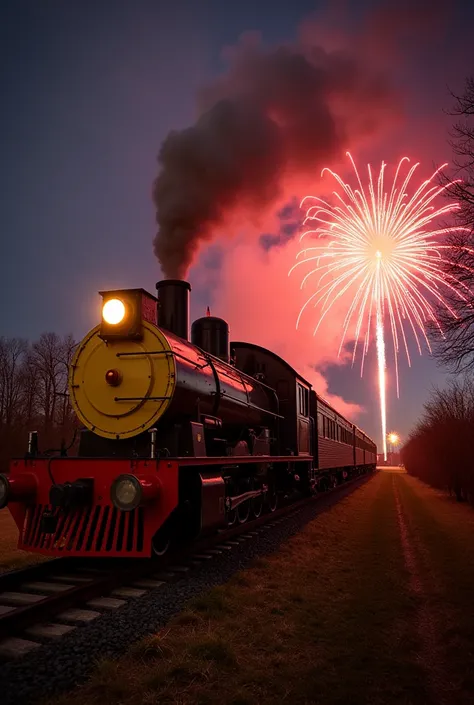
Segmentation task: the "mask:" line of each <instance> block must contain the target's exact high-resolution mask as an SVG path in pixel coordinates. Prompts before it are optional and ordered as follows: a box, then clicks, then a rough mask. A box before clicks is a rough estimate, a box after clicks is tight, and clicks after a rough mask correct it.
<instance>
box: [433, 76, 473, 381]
mask: <svg viewBox="0 0 474 705" xmlns="http://www.w3.org/2000/svg"><path fill="white" fill-rule="evenodd" d="M454 98H455V101H456V103H455V107H454V110H453V112H452V115H454V116H456V117H457V122H456V123H455V125H454V127H453V131H452V135H451V137H452V139H451V141H450V144H451V147H452V149H453V155H454V158H453V162H454V166H455V172H454V175H453V177H450V176H448V175H446V174H441V175H440V180H441V183H442V184H443V185H444V186H445V187H446V191H445V193H446V195H447V196H448V197H449V198H450V199H451V200H454V201H456V202H457V203H458V204H459V210H458V211H457V213H456V214H455V216H454V217H455V221H456V224H457V225H459V226H460V227H462V228H463V229H464V230H459V231H458V232H456V233H454V234H451V235H450V236H449V238H448V240H447V244H448V245H450V249H449V250H447V252H448V253H449V255H448V256H447V260H448V262H449V263H448V264H447V265H446V267H445V269H446V272H445V273H446V276H447V278H448V279H451V281H453V279H452V278H453V277H454V278H455V279H457V281H458V282H460V284H461V289H460V290H461V291H462V293H463V295H464V296H465V298H466V300H463V299H461V298H460V297H459V296H457V295H456V294H455V293H454V292H450V291H449V290H448V291H447V293H446V295H445V298H446V300H447V302H448V305H449V309H446V308H445V307H444V306H440V305H438V306H437V316H438V320H439V322H440V323H441V326H442V328H443V332H444V338H443V339H442V340H439V338H436V340H435V345H434V356H435V357H436V358H437V359H438V360H439V361H440V363H441V364H444V365H446V366H447V367H448V368H450V369H451V370H453V371H454V372H462V371H467V370H474V78H473V77H471V78H468V79H467V81H466V85H465V89H464V93H463V95H462V96H454Z"/></svg>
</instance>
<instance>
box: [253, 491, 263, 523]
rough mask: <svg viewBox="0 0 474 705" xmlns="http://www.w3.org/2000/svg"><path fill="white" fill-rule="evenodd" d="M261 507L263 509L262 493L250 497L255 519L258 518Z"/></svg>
mask: <svg viewBox="0 0 474 705" xmlns="http://www.w3.org/2000/svg"><path fill="white" fill-rule="evenodd" d="M262 509H263V495H259V496H258V497H254V498H253V499H252V514H253V515H254V517H255V519H258V517H259V516H260V514H261V513H262Z"/></svg>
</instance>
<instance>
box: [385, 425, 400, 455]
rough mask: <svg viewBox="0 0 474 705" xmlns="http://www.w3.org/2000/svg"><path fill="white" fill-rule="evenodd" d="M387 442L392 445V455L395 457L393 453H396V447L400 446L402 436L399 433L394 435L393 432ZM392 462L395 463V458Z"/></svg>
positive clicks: (389, 434) (388, 435) (388, 436)
mask: <svg viewBox="0 0 474 705" xmlns="http://www.w3.org/2000/svg"><path fill="white" fill-rule="evenodd" d="M387 440H388V442H389V443H390V453H391V454H392V455H393V453H394V452H395V446H396V445H398V444H399V442H400V436H399V435H398V433H393V431H392V433H388V434H387ZM391 462H393V458H392V460H391Z"/></svg>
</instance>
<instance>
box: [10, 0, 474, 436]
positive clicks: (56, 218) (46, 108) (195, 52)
mask: <svg viewBox="0 0 474 705" xmlns="http://www.w3.org/2000/svg"><path fill="white" fill-rule="evenodd" d="M340 5H341V7H342V8H343V10H342V11H341V13H342V14H341V15H340V16H341V22H342V23H343V24H344V25H345V28H346V29H347V28H349V29H350V28H351V27H354V28H356V27H357V26H358V25H359V24H360V22H361V21H362V20H361V18H362V17H363V16H365V15H366V14H367V12H368V11H369V12H370V8H371V7H372V8H373V7H375V6H379V5H380V3H377V2H369V0H367V1H366V2H346V3H345V4H342V3H340ZM416 5H417V2H416V0H414V2H413V3H411V6H412V7H416ZM0 8H1V9H0V34H1V42H0V45H1V49H0V52H1V56H2V61H1V69H0V71H1V95H2V110H1V113H0V122H1V135H2V159H1V165H0V193H1V207H0V231H1V233H2V256H1V262H0V267H1V270H0V281H1V287H2V299H3V301H4V305H3V306H2V318H1V326H0V334H3V335H5V336H22V337H27V338H31V339H32V338H35V337H36V336H38V335H39V334H40V333H41V332H43V331H46V330H54V331H57V332H58V333H61V334H62V333H67V332H72V333H73V334H74V335H75V336H77V337H80V336H82V335H83V334H84V333H85V332H86V330H88V329H89V328H90V327H92V326H93V325H95V322H96V320H97V316H98V311H99V297H98V296H97V293H96V292H97V291H98V290H102V289H107V288H119V287H134V286H142V287H144V288H146V289H148V290H150V291H152V292H153V291H154V284H155V282H156V281H157V279H159V278H160V276H161V274H160V269H159V266H158V263H157V261H156V260H155V258H154V255H153V250H152V240H153V236H154V232H155V225H154V218H155V213H154V208H153V204H152V201H151V188H152V182H153V179H154V178H155V177H156V173H157V163H156V155H157V153H158V149H159V146H160V143H161V142H162V140H163V139H164V138H165V136H166V134H167V133H168V131H169V130H170V129H173V128H175V129H181V128H183V127H185V126H186V125H188V124H190V123H192V122H193V121H194V119H195V117H196V114H195V94H196V90H197V89H198V88H199V86H200V85H202V84H203V83H205V82H206V81H208V80H209V79H210V78H213V77H214V76H215V75H216V74H217V73H218V72H219V70H220V69H221V64H220V59H219V57H220V52H221V50H222V48H223V47H224V46H225V45H230V44H234V43H235V42H236V40H237V39H238V37H239V35H240V34H241V33H242V32H244V31H247V30H258V31H260V32H261V33H262V35H263V38H264V40H265V42H268V43H273V42H279V41H284V40H290V39H292V38H293V37H294V35H295V32H296V29H297V26H298V24H299V23H300V22H301V21H302V20H303V19H304V18H305V17H307V16H308V15H309V14H311V13H312V12H314V11H315V10H316V11H321V8H322V3H315V2H310V1H309V0H292V2H281V3H278V2H276V3H275V2H267V1H266V0H261V1H260V2H256V1H255V0H242V1H241V2H238V3H230V2H225V1H223V0H201V1H198V0H194V1H193V0H189V1H186V0H175V1H174V2H172V3H167V2H161V0H155V1H154V2H152V1H146V0H137V1H136V2H133V1H132V0H129V1H128V2H127V1H124V0H110V1H109V2H107V1H105V0H96V1H94V0H84V1H83V2H78V1H73V0H69V1H68V2H64V1H62V0H30V1H23V0H15V1H10V2H7V1H5V0H3V2H2V3H1V4H0ZM344 8H345V9H344ZM427 19H428V18H427ZM473 27H474V3H470V2H465V3H458V5H457V6H456V7H454V9H452V10H451V11H449V13H447V14H446V16H443V17H442V19H441V28H440V27H439V26H438V27H437V28H436V29H435V30H433V31H432V30H429V31H428V30H427V31H426V32H425V31H424V27H423V23H422V24H421V25H420V26H419V27H418V28H416V30H415V40H413V37H412V40H411V43H407V46H406V47H405V46H398V47H397V52H398V55H399V56H400V57H402V58H401V59H400V61H399V62H398V63H397V60H394V62H393V64H392V67H391V71H392V73H393V78H394V80H395V81H396V82H397V84H398V85H399V86H400V88H401V89H403V91H404V94H405V96H406V106H405V113H406V118H405V122H404V124H403V125H401V126H400V127H398V128H397V130H396V132H394V133H393V135H391V136H389V137H388V138H387V143H386V145H384V150H383V153H382V152H381V150H380V144H378V145H377V148H376V150H375V148H374V152H373V153H372V154H370V153H367V155H364V156H366V157H367V159H374V160H376V161H380V159H382V158H384V159H385V160H387V161H389V160H390V159H398V158H399V157H400V156H401V155H402V154H403V153H404V152H405V151H407V152H410V153H412V154H413V156H414V157H415V158H416V159H420V160H422V161H423V163H424V164H425V165H426V167H427V169H429V168H430V167H431V165H432V164H433V163H439V162H440V161H441V160H443V161H447V160H449V159H450V156H451V155H450V150H449V147H448V145H447V142H446V140H447V137H448V135H447V128H448V127H449V124H450V118H448V117H447V116H446V115H444V114H443V109H447V108H449V107H450V105H451V99H450V96H449V92H448V86H449V87H450V88H452V89H453V90H457V89H459V88H460V87H462V83H463V80H464V77H465V76H466V75H468V74H469V73H471V74H472V73H473V71H474V60H473V58H474V50H473V48H472V46H471V44H472V39H469V37H472V28H473ZM400 41H402V40H400ZM403 41H404V40H403ZM191 281H193V279H192V275H191ZM194 293H195V295H194V300H193V310H194V313H195V314H196V313H197V312H198V308H199V309H201V308H202V307H203V306H204V305H205V304H207V303H208V301H209V300H211V301H214V300H215V297H216V292H212V291H210V290H205V289H201V290H200V291H198V290H197V287H195V289H194ZM213 297H214V298H213ZM221 314H224V315H225V312H223V311H222V312H221ZM369 362H370V361H369ZM368 369H369V368H368ZM372 369H373V367H372ZM371 374H372V373H369V374H368V375H367V373H366V374H365V377H364V380H362V381H360V379H359V374H358V371H357V370H356V369H354V370H351V369H347V368H345V369H343V368H341V367H337V368H333V369H332V370H331V369H330V370H329V371H328V372H327V377H328V380H329V386H330V390H331V392H333V393H334V394H338V395H341V396H342V397H344V398H348V399H350V400H352V401H356V402H358V403H361V404H363V405H364V406H365V407H366V409H367V413H366V414H364V416H363V417H361V418H360V419H359V420H358V421H359V423H360V425H362V426H363V427H364V428H366V429H367V430H368V432H370V433H371V434H373V435H374V437H377V438H378V435H379V433H378V425H379V424H378V413H377V406H376V403H375V401H374V386H373V380H372V379H371ZM444 378H445V376H444V375H443V373H442V372H441V371H439V370H437V368H436V365H435V363H434V362H433V361H432V360H430V359H429V357H428V356H427V355H424V356H423V358H421V359H419V358H418V357H417V356H416V355H413V366H412V368H411V370H410V369H408V368H407V366H406V364H404V363H402V364H401V400H400V401H397V400H396V399H394V397H393V395H391V401H390V406H389V411H390V426H391V427H393V428H396V429H397V430H399V431H400V432H401V433H402V434H406V433H407V432H408V431H409V429H410V426H412V424H413V423H414V421H415V420H416V417H417V414H418V413H419V411H420V409H421V405H422V403H423V401H424V400H425V399H426V396H427V391H428V390H429V388H430V387H431V386H432V384H433V383H442V381H443V380H444Z"/></svg>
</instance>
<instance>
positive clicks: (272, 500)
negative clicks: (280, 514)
mask: <svg viewBox="0 0 474 705" xmlns="http://www.w3.org/2000/svg"><path fill="white" fill-rule="evenodd" d="M267 503H268V509H269V510H270V511H271V512H274V511H275V510H276V508H277V507H278V494H277V491H276V489H275V487H273V486H271V485H270V487H269V488H268V492H267Z"/></svg>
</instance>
